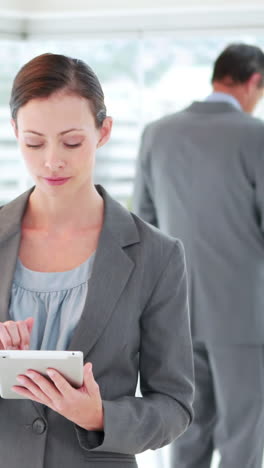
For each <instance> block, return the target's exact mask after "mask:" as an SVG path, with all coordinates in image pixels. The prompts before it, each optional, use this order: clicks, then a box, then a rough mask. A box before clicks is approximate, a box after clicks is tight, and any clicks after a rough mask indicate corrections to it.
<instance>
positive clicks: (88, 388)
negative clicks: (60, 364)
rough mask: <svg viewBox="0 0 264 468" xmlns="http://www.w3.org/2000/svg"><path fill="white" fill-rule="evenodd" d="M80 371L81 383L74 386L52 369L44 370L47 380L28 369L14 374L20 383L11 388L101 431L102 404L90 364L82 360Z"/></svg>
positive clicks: (73, 420) (79, 423) (94, 429)
mask: <svg viewBox="0 0 264 468" xmlns="http://www.w3.org/2000/svg"><path fill="white" fill-rule="evenodd" d="M83 371H84V378H83V385H82V387H80V388H77V389H76V388H74V387H72V386H71V385H70V384H69V382H67V380H66V379H65V378H64V377H63V376H62V375H61V374H60V373H59V372H57V371H56V370H55V369H48V371H47V373H48V375H49V377H50V379H51V381H50V380H48V379H47V378H46V377H43V375H41V374H39V373H38V372H36V371H33V370H28V371H27V372H26V373H25V375H19V376H18V377H17V380H18V382H19V384H20V385H23V387H20V386H17V385H15V386H14V387H12V388H13V390H14V391H15V392H16V393H19V394H20V395H22V396H25V397H28V398H30V399H31V400H34V401H37V402H38V403H42V404H43V405H46V406H48V407H49V408H51V409H52V410H53V411H56V412H57V413H59V414H61V415H62V416H64V417H65V418H67V419H69V420H70V421H72V422H73V423H75V424H77V425H78V426H80V427H82V428H84V429H86V430H88V431H101V430H103V428H104V421H103V405H102V399H101V395H100V389H99V386H98V384H97V383H96V382H95V380H94V376H93V371H92V364H91V363H87V364H85V366H84V369H83Z"/></svg>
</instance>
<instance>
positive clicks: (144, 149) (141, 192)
mask: <svg viewBox="0 0 264 468" xmlns="http://www.w3.org/2000/svg"><path fill="white" fill-rule="evenodd" d="M150 146H151V145H150V140H149V132H148V127H146V128H145V130H144V131H143V134H142V137H141V142H140V148H139V154H138V160H137V169H136V177H135V185H134V195H133V204H132V211H134V212H135V213H136V214H137V215H138V216H140V217H141V218H142V219H144V221H147V222H148V223H150V224H152V225H154V226H156V227H158V219H157V213H156V208H155V202H154V200H153V196H152V193H153V190H152V188H153V187H152V180H151V147H150Z"/></svg>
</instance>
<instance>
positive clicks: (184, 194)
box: [134, 44, 264, 468]
mask: <svg viewBox="0 0 264 468" xmlns="http://www.w3.org/2000/svg"><path fill="white" fill-rule="evenodd" d="M176 81H177V79H176ZM212 85H213V93H212V94H211V95H210V96H209V97H208V98H207V99H206V100H205V101H203V102H194V103H193V104H192V105H191V106H190V107H188V108H187V109H185V110H183V111H182V112H178V113H176V114H173V115H170V116H166V117H164V118H162V119H161V120H159V121H156V122H154V123H152V124H150V125H148V126H147V127H146V129H145V131H144V133H143V136H142V142H141V149H140V155H139V161H138V168H137V175H136V183H135V196H134V210H135V212H136V213H138V214H139V215H140V216H141V217H142V218H144V219H145V220H146V221H148V222H149V223H152V224H154V225H155V226H157V227H159V228H160V229H162V230H163V231H165V232H166V233H168V234H170V235H172V236H175V237H179V238H181V239H182V240H183V243H184V245H185V250H186V260H187V268H188V274H189V301H190V311H191V325H192V335H193V344H194V353H195V373H196V397H195V406H194V409H195V419H194V423H193V425H192V426H191V428H190V429H189V430H188V431H187V432H186V433H185V434H184V435H183V436H182V437H181V438H180V439H179V440H178V441H176V442H175V443H174V444H173V446H172V463H171V467H172V468H208V467H210V463H211V459H212V454H213V451H214V449H215V448H217V449H218V450H219V452H220V455H221V467H222V468H260V467H261V466H262V449H263V439H264V415H263V404H264V346H263V345H264V237H263V230H264V123H263V122H262V121H260V120H259V119H256V118H254V117H252V116H251V115H250V114H251V113H252V111H253V110H254V108H255V106H256V104H257V103H258V102H259V100H260V99H261V97H262V94H263V89H264V88H263V87H264V54H263V52H262V51H261V50H260V49H259V48H257V47H254V46H250V45H245V44H232V45H230V46H229V47H227V48H226V49H225V50H224V51H223V52H222V53H221V55H220V56H219V57H218V58H217V60H216V62H215V65H214V70H213V77H212Z"/></svg>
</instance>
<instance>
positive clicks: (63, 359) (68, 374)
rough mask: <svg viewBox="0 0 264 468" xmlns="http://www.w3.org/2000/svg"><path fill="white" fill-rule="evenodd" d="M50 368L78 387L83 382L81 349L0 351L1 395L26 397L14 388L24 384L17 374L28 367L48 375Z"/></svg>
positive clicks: (23, 371)
mask: <svg viewBox="0 0 264 468" xmlns="http://www.w3.org/2000/svg"><path fill="white" fill-rule="evenodd" d="M48 368H53V369H56V370H57V371H58V372H60V373H61V374H62V375H63V376H64V377H65V379H67V380H68V382H70V384H71V385H73V386H74V387H76V388H78V387H81V385H82V384H83V353H82V352H81V351H31V350H25V351H24V350H21V351H20V350H4V351H0V396H1V397H2V398H15V399H26V397H24V396H22V395H19V394H18V393H16V392H14V391H13V390H12V386H13V385H20V386H22V385H21V384H19V383H18V381H17V380H16V377H17V375H18V374H25V372H26V371H27V370H28V369H32V370H36V371H38V372H40V373H41V374H42V375H44V376H46V377H48V375H47V369H48ZM48 378H49V377H48Z"/></svg>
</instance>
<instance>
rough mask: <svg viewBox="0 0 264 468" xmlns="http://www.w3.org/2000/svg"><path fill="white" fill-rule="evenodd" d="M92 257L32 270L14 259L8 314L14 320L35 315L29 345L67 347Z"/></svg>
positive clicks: (84, 293) (90, 267)
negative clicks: (53, 269) (58, 268)
mask: <svg viewBox="0 0 264 468" xmlns="http://www.w3.org/2000/svg"><path fill="white" fill-rule="evenodd" d="M94 257H95V253H94V254H93V255H91V257H89V258H88V259H87V260H86V261H85V262H84V263H82V264H81V265H80V266H78V267H77V268H74V269H73V270H68V271H64V272H60V273H44V272H38V271H32V270H29V269H28V268H26V267H25V266H24V265H22V263H21V261H20V260H19V259H18V260H17V264H16V270H15V275H14V279H13V284H12V290H11V300H10V306H9V315H10V319H11V320H15V321H18V320H25V319H26V318H28V317H33V318H34V326H33V330H32V334H31V340H30V349H46V350H55V349H57V350H65V349H67V347H68V345H69V343H70V340H71V337H72V334H73V331H74V329H75V328H76V326H77V324H78V322H79V319H80V317H81V314H82V311H83V308H84V304H85V300H86V296H87V294H88V281H89V278H90V276H91V273H92V267H93V262H94Z"/></svg>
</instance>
